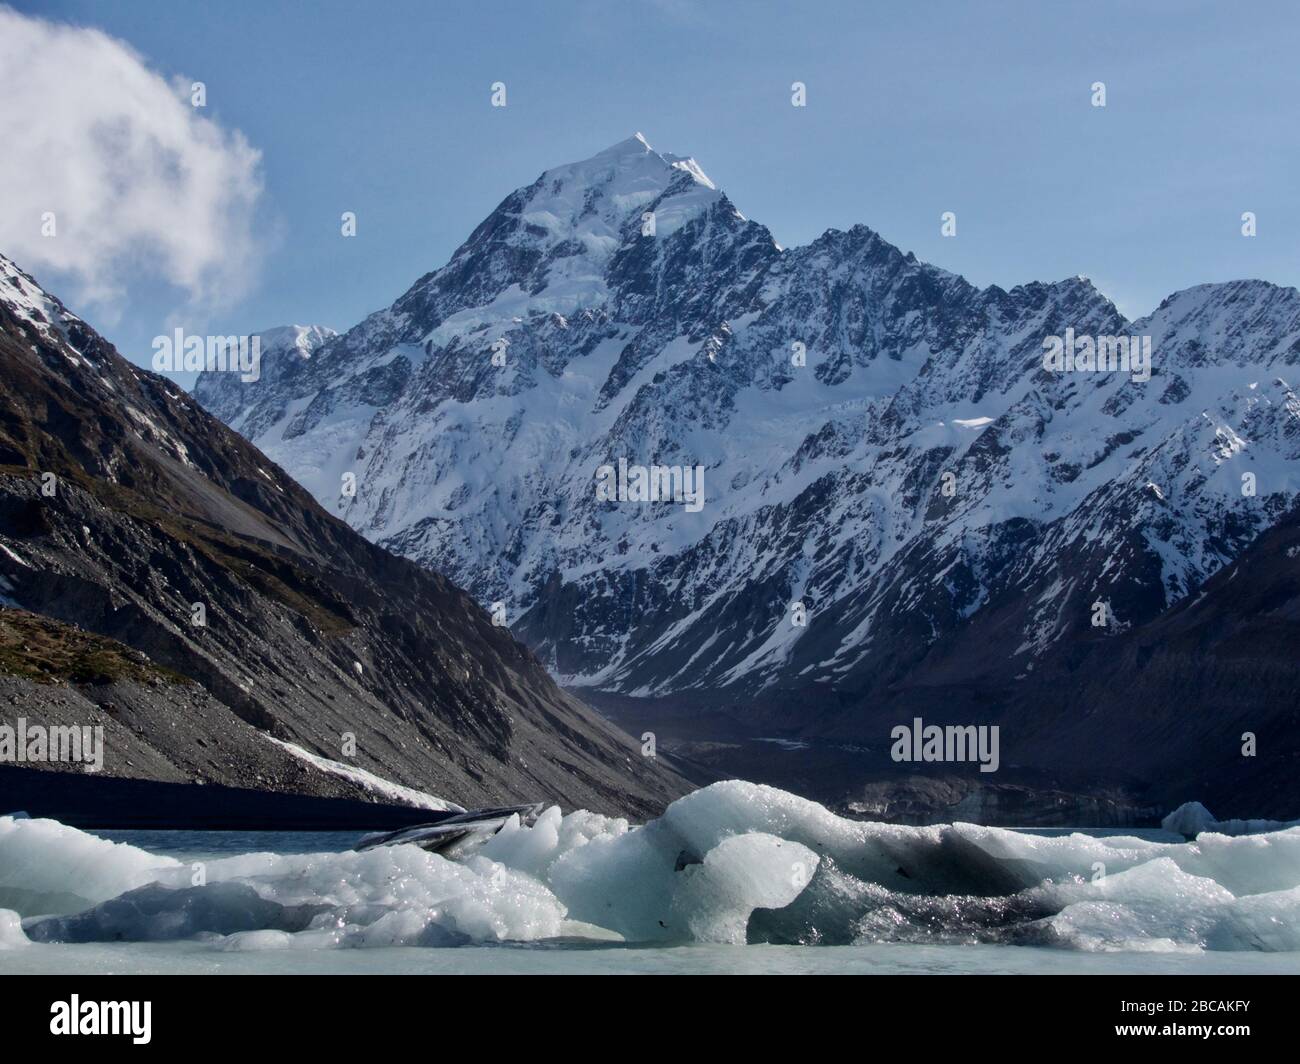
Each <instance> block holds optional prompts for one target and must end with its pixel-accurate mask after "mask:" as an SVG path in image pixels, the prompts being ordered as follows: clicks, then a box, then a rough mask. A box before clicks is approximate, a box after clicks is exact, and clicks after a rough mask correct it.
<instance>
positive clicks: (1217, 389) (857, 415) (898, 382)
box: [195, 135, 1300, 734]
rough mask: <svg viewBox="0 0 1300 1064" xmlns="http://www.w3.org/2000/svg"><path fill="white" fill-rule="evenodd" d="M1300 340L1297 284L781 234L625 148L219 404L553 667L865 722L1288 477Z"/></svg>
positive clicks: (663, 695)
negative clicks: (1030, 276)
mask: <svg viewBox="0 0 1300 1064" xmlns="http://www.w3.org/2000/svg"><path fill="white" fill-rule="evenodd" d="M649 216H653V220H654V226H653V229H652V230H651V229H649V228H648V227H647V224H646V223H647V218H648V217H649ZM1071 331H1073V333H1075V334H1078V335H1088V336H1096V337H1102V336H1136V337H1143V336H1145V337H1149V338H1150V343H1151V349H1152V352H1153V355H1152V366H1151V374H1150V378H1149V379H1145V380H1144V379H1135V378H1139V377H1141V374H1138V373H1120V372H1108V373H1095V372H1093V373H1084V372H1079V373H1069V372H1065V373H1062V372H1052V371H1049V370H1047V369H1045V368H1044V362H1043V352H1044V343H1043V342H1044V339H1045V338H1047V337H1052V336H1057V337H1061V336H1065V335H1067V334H1069V333H1070V332H1071ZM494 356H495V357H494ZM1297 363H1300V293H1297V291H1296V290H1295V289H1289V288H1279V287H1277V286H1274V285H1270V284H1267V283H1264V282H1261V281H1240V282H1232V283H1228V284H1218V285H1204V286H1200V287H1198V288H1193V289H1189V290H1187V291H1185V292H1180V293H1177V294H1175V295H1173V296H1171V297H1169V299H1167V300H1166V301H1165V302H1164V303H1163V304H1162V305H1161V306H1160V307H1159V308H1158V309H1157V310H1156V311H1155V312H1154V313H1153V314H1151V315H1149V316H1148V317H1146V318H1144V319H1141V320H1139V321H1135V322H1129V321H1127V320H1126V319H1125V318H1124V317H1123V316H1122V315H1121V314H1120V313H1119V312H1118V311H1117V310H1116V308H1115V307H1114V305H1113V304H1111V303H1110V301H1109V300H1107V299H1106V298H1105V297H1104V296H1102V295H1101V294H1100V293H1099V292H1098V291H1097V290H1096V289H1095V288H1093V286H1092V285H1091V284H1090V283H1089V282H1087V281H1086V280H1084V279H1081V278H1073V279H1069V280H1065V281H1061V282H1056V283H1052V284H1039V283H1034V284H1029V285H1024V286H1020V287H1017V288H1014V289H1012V290H1010V291H1004V290H1002V289H1000V288H997V287H991V288H987V289H979V288H976V287H975V286H973V285H970V284H969V283H967V282H966V281H964V280H963V279H962V278H960V277H957V276H955V275H953V274H950V273H947V272H946V271H944V270H941V269H938V268H936V267H933V266H929V265H927V264H924V263H921V262H918V261H917V260H916V259H915V257H914V256H912V255H910V254H904V253H903V252H901V251H899V250H898V249H897V248H895V247H893V246H891V245H890V244H889V243H887V242H886V241H885V240H883V239H882V238H881V237H880V236H879V235H877V234H876V233H874V232H872V231H871V230H869V229H867V228H865V227H863V226H856V227H854V228H853V229H851V230H849V231H848V232H838V231H833V230H832V231H828V232H827V233H826V234H824V235H823V236H822V237H820V238H819V239H818V240H816V241H814V242H813V243H812V244H810V245H808V246H807V247H802V248H794V249H786V250H783V249H781V248H779V247H777V245H776V244H775V242H774V241H773V240H772V237H771V235H770V233H769V232H768V231H767V230H766V229H765V228H764V227H763V226H761V225H759V224H757V223H755V222H752V221H749V220H747V219H745V218H744V217H743V216H742V215H741V214H740V213H739V212H738V211H737V210H736V209H735V207H734V206H733V205H732V204H731V202H730V201H729V200H728V199H727V197H726V196H725V194H723V193H722V192H721V191H719V190H718V189H717V188H716V187H715V186H714V185H713V183H712V182H711V181H709V179H708V178H707V177H705V176H704V175H703V173H702V171H701V170H700V169H699V167H698V166H697V165H696V164H695V163H694V162H693V161H691V160H684V159H681V158H679V157H676V156H669V155H661V154H659V153H656V152H654V151H653V150H652V149H651V148H650V147H649V145H648V144H646V143H645V141H644V139H643V138H641V137H640V136H639V135H638V136H637V137H634V138H630V139H629V140H627V141H624V142H621V143H620V144H617V145H614V146H613V147H611V148H609V149H607V150H606V151H604V152H601V153H600V154H598V155H596V156H594V157H593V158H592V159H589V160H586V161H585V162H581V163H575V164H570V165H568V166H562V167H558V168H556V169H553V170H549V171H547V172H545V173H544V174H542V176H541V177H540V178H538V180H537V181H536V182H535V183H534V184H532V185H531V186H529V187H527V188H524V189H520V190H518V191H516V192H515V193H513V194H511V195H510V196H509V197H507V198H506V199H505V200H504V201H503V202H502V203H501V205H500V206H499V207H498V208H497V209H496V210H495V211H494V212H493V213H492V214H491V215H490V216H489V217H488V218H487V219H486V220H485V221H484V222H483V223H482V224H481V225H479V227H478V228H477V229H476V230H475V231H474V233H473V234H471V236H470V237H469V239H468V240H467V241H466V242H465V244H464V245H462V246H461V247H460V248H459V249H458V250H457V251H456V253H455V254H454V255H453V256H452V259H451V261H450V262H449V263H448V264H447V265H446V266H444V267H443V268H442V269H440V270H437V271H434V272H432V273H430V274H427V275H425V276H424V277H422V278H420V279H419V280H418V281H417V282H416V283H415V285H413V286H412V288H411V289H410V290H409V291H408V292H407V293H406V294H404V295H403V296H402V297H401V298H400V299H398V300H397V301H396V302H395V303H394V304H393V306H392V307H390V308H389V309H387V310H383V311H380V312H378V313H376V314H374V315H372V316H370V317H369V318H367V319H366V320H365V321H364V322H362V323H360V324H359V325H357V326H356V327H355V328H353V329H351V330H349V331H347V332H345V333H343V334H342V335H340V336H338V337H337V338H333V339H330V340H327V341H326V342H324V343H323V344H322V345H321V346H320V347H319V349H317V351H316V352H315V353H314V354H313V356H312V358H311V359H310V360H305V361H303V360H300V361H298V362H296V363H294V364H293V365H292V367H291V369H290V371H288V372H286V373H285V374H284V375H283V376H281V377H279V378H277V379H276V380H275V381H267V382H259V383H256V384H248V385H242V386H239V390H240V391H242V393H243V396H244V400H243V403H242V404H241V405H239V406H238V408H237V409H232V407H231V405H230V403H229V401H228V398H227V399H223V401H222V405H221V406H220V409H221V412H222V416H223V417H225V418H226V419H227V420H228V422H229V423H230V424H231V425H232V426H233V427H235V428H236V429H238V430H239V431H240V432H243V433H244V434H246V435H248V436H249V437H250V438H251V439H253V440H255V441H256V442H257V443H258V445H259V446H260V447H262V448H263V449H264V450H265V451H266V452H267V453H268V454H269V455H271V456H272V457H273V458H274V459H275V460H276V461H278V462H280V463H281V464H282V465H284V466H285V468H286V469H288V470H289V471H290V472H291V473H292V474H293V475H294V476H295V477H297V478H298V479H299V481H300V482H301V483H303V484H304V485H305V486H306V487H307V488H308V489H309V490H310V491H311V492H312V493H313V494H314V495H316V497H317V498H318V499H319V500H320V501H321V503H322V505H324V506H326V508H328V509H331V510H333V511H334V512H336V513H338V514H340V516H342V517H344V518H345V519H346V520H347V521H348V523H349V524H351V525H352V526H353V527H354V528H356V529H358V530H359V531H361V532H362V533H363V534H365V535H366V536H367V537H369V538H371V539H373V540H375V541H376V542H379V543H382V544H384V545H386V546H388V547H390V548H391V549H393V550H394V551H396V552H398V553H401V554H404V555H406V556H408V557H410V558H413V559H415V560H417V561H420V562H421V563H423V564H425V565H427V566H429V567H431V568H435V569H437V570H439V571H441V572H443V573H446V574H448V575H449V576H451V577H452V579H454V580H455V581H457V582H458V583H460V584H462V585H463V586H465V587H466V588H467V589H469V590H470V591H471V592H472V593H473V594H474V595H475V596H476V597H477V598H478V599H479V601H480V602H483V603H485V604H487V603H492V602H496V601H500V602H502V603H503V604H504V608H505V611H506V614H507V618H508V620H509V622H510V623H511V625H512V627H513V629H514V631H516V632H517V633H518V634H520V635H521V636H522V638H524V639H525V641H527V642H528V643H529V645H531V646H532V647H533V648H534V649H535V650H536V651H537V652H538V654H539V655H540V656H541V657H542V659H543V660H544V661H546V663H547V665H548V667H549V668H550V669H551V670H552V671H553V672H554V673H555V674H556V675H557V676H559V677H560V678H561V679H562V680H564V681H565V682H567V683H569V684H572V685H575V686H578V687H585V688H588V689H590V690H591V691H593V692H605V693H611V692H612V693H616V694H619V695H622V696H635V697H639V698H642V699H652V700H657V701H659V702H661V703H663V704H666V705H672V706H674V707H683V706H686V707H690V706H695V707H698V708H700V709H710V710H716V709H722V710H724V711H727V712H729V713H731V714H733V715H735V716H737V717H742V718H744V719H745V720H746V721H749V722H751V723H755V722H756V723H760V724H762V723H763V722H766V725H767V726H773V727H776V726H781V727H787V728H798V729H800V730H802V731H805V732H808V733H819V732H825V733H827V734H832V733H833V734H849V733H853V732H855V731H857V730H862V729H875V728H876V725H877V722H876V720H875V719H874V716H873V714H872V713H871V712H870V708H871V707H877V706H879V705H881V704H882V703H888V702H889V701H890V700H897V701H898V702H899V704H900V705H903V704H905V703H906V701H907V699H906V698H903V697H902V696H900V695H898V694H897V692H899V691H901V690H914V689H916V688H917V687H918V686H921V687H924V686H926V685H931V686H935V685H948V687H949V689H951V688H952V687H954V686H960V685H962V684H979V683H1001V682H1003V681H1004V679H1007V678H1013V677H1015V676H1018V675H1029V674H1031V673H1032V672H1033V670H1034V669H1035V668H1039V667H1041V665H1042V663H1043V662H1045V661H1047V660H1048V659H1049V658H1050V657H1051V655H1052V654H1054V653H1056V652H1058V651H1059V650H1060V648H1062V647H1065V646H1068V645H1069V644H1070V643H1071V642H1072V641H1074V640H1076V639H1079V638H1082V637H1085V636H1089V635H1091V634H1093V618H1094V617H1095V616H1096V615H1097V609H1098V604H1099V603H1100V604H1101V605H1102V606H1103V607H1104V608H1105V615H1106V621H1107V623H1106V628H1105V634H1107V635H1115V634H1118V633H1121V632H1123V631H1124V630H1126V629H1129V628H1132V627H1133V626H1135V625H1141V624H1143V623H1145V622H1147V621H1150V620H1152V619H1153V618H1156V617H1158V616H1160V615H1161V614H1162V613H1164V612H1165V611H1166V610H1168V609H1169V608H1170V607H1171V606H1173V605H1174V604H1176V603H1178V602H1179V601H1182V600H1183V599H1184V598H1185V597H1186V596H1187V595H1188V594H1189V593H1190V592H1191V591H1192V590H1193V589H1195V588H1197V587H1198V586H1199V585H1200V584H1201V583H1202V582H1203V581H1204V580H1205V579H1207V578H1208V577H1210V576H1211V575H1213V574H1214V573H1215V572H1217V571H1218V570H1219V569H1221V568H1222V567H1223V566H1224V565H1225V564H1227V563H1228V562H1230V561H1231V560H1232V559H1233V558H1234V557H1236V556H1237V555H1238V554H1239V553H1240V551H1241V550H1242V549H1244V548H1245V546H1246V545H1247V544H1249V543H1250V542H1252V541H1253V540H1254V539H1255V537H1256V536H1258V535H1259V534H1260V533H1261V532H1262V531H1264V530H1266V529H1268V528H1269V527H1271V526H1272V524H1274V523H1275V522H1276V521H1277V520H1278V519H1279V517H1280V516H1281V515H1282V514H1283V513H1284V512H1286V511H1287V510H1289V509H1290V507H1291V506H1292V504H1293V503H1294V500H1295V499H1296V496H1297V492H1300V473H1298V472H1297V470H1298V469H1300V466H1297V462H1296V460H1297V459H1298V458H1300V400H1298V399H1297V396H1296V393H1295V390H1294V384H1295V380H1296V377H1297V372H1296V367H1297ZM215 387H216V382H215V381H214V380H212V378H211V375H210V374H204V375H203V376H201V377H200V379H199V382H198V384H197V385H196V388H195V394H196V396H197V397H198V398H199V400H200V401H202V402H205V403H208V402H214V400H213V398H212V396H213V395H214V389H215ZM224 387H225V388H227V389H228V390H231V391H233V390H234V388H233V387H232V386H231V385H229V382H226V383H225V385H224ZM620 459H624V460H626V461H627V462H628V463H631V464H640V465H649V464H652V463H654V464H661V465H665V466H682V467H687V468H691V469H694V468H697V467H702V468H703V471H704V478H703V488H704V505H703V506H702V508H698V509H697V508H692V507H690V506H686V505H681V504H677V503H671V502H669V503H665V502H658V503H644V502H635V501H624V502H611V501H608V500H605V499H602V498H600V497H598V495H597V490H596V487H597V478H598V471H599V470H600V469H601V467H602V466H606V465H611V464H617V463H618V461H619V460H620ZM345 474H352V475H354V476H355V477H356V484H357V490H356V493H355V495H352V494H345V493H343V492H342V491H341V484H342V482H343V479H344V475H345ZM1244 474H1251V475H1252V476H1253V477H1254V483H1253V485H1252V490H1251V491H1250V492H1247V491H1244V490H1243V486H1244V484H1245V480H1244V479H1243V476H1244ZM800 621H806V623H799V622H800ZM977 635H978V640H977V639H976V636H977ZM977 646H982V647H984V648H985V649H984V652H983V653H979V652H976V651H974V650H971V651H969V652H968V651H967V650H964V649H963V648H973V647H977ZM990 648H991V649H990ZM909 697H910V696H909ZM855 723H856V724H859V725H861V728H860V729H855ZM872 734H874V731H872Z"/></svg>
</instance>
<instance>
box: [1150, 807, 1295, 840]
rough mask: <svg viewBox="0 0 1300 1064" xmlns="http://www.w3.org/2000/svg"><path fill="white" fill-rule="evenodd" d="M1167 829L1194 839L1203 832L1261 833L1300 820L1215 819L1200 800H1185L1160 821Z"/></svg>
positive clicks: (1293, 823)
mask: <svg viewBox="0 0 1300 1064" xmlns="http://www.w3.org/2000/svg"><path fill="white" fill-rule="evenodd" d="M1160 826H1161V827H1162V828H1164V829H1165V830H1166V831H1172V832H1173V833H1174V834H1176V835H1182V836H1184V837H1185V838H1189V839H1194V838H1196V837H1197V836H1198V835H1200V834H1201V833H1202V832H1207V831H1212V832H1214V833H1215V834H1218V835H1261V834H1264V833H1265V832H1270V831H1283V830H1285V829H1287V828H1294V827H1300V820H1286V821H1282V820H1215V819H1214V815H1213V814H1212V813H1211V812H1210V811H1209V810H1208V809H1206V808H1205V806H1203V805H1201V803H1200V802H1184V803H1183V804H1182V805H1180V806H1179V807H1178V808H1177V809H1175V810H1174V811H1173V812H1172V813H1170V814H1169V815H1168V816H1167V817H1165V818H1164V820H1162V821H1161V822H1160Z"/></svg>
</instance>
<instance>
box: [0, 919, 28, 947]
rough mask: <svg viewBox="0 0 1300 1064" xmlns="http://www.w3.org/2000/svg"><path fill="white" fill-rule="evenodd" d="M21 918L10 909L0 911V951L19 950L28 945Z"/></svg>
mask: <svg viewBox="0 0 1300 1064" xmlns="http://www.w3.org/2000/svg"><path fill="white" fill-rule="evenodd" d="M29 941H30V940H29V939H28V937H27V936H26V935H25V934H23V923H22V918H21V917H20V916H19V915H18V914H17V913H16V912H14V911H13V910H12V909H0V950H5V949H20V948H21V947H23V946H26V945H27V944H28V943H29Z"/></svg>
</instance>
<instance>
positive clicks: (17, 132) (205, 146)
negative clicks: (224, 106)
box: [0, 7, 262, 308]
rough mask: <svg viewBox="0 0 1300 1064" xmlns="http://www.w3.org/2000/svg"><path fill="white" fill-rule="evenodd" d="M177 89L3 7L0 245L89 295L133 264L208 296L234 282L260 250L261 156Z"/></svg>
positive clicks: (101, 299) (111, 48)
mask: <svg viewBox="0 0 1300 1064" xmlns="http://www.w3.org/2000/svg"><path fill="white" fill-rule="evenodd" d="M184 87H185V92H184V95H182V94H181V92H180V87H179V83H178V84H169V83H168V82H167V80H166V79H164V78H163V77H162V76H161V75H160V74H158V73H156V72H154V71H152V70H150V69H149V68H148V67H147V66H146V65H145V62H144V60H143V59H142V58H141V57H140V56H139V55H138V54H136V52H134V51H133V50H132V49H131V48H130V46H129V45H127V44H125V43H124V42H122V41H120V40H117V39H115V38H113V37H110V36H108V35H107V34H105V33H102V32H101V31H99V30H95V29H87V28H83V27H78V26H70V25H60V24H57V23H54V22H49V21H46V20H44V19H40V18H34V17H28V16H24V15H20V14H18V13H16V12H14V11H12V10H10V9H9V8H5V7H0V145H3V147H2V148H0V154H2V156H3V159H2V161H0V252H4V253H5V254H6V255H8V256H9V257H10V258H12V259H13V260H14V261H15V262H17V263H18V264H19V265H20V266H21V267H23V268H24V269H26V270H28V271H29V272H32V273H34V274H36V275H37V277H38V278H39V277H40V273H41V271H50V272H61V273H63V274H65V275H66V276H68V277H70V278H71V279H72V280H73V281H74V283H78V284H80V286H81V288H82V291H81V293H80V295H81V297H82V298H83V299H85V300H88V301H90V302H94V303H98V304H108V303H110V302H111V301H113V300H116V299H117V298H119V297H120V296H121V294H122V292H123V290H124V288H125V286H126V283H127V281H128V280H129V279H130V278H131V277H133V276H156V277H161V278H162V279H164V280H166V281H168V282H170V283H172V284H174V285H177V286H178V287H180V288H181V289H183V290H184V291H185V292H186V294H187V296H188V297H189V299H190V300H191V301H192V302H193V303H194V304H196V305H201V306H207V307H214V308H215V307H219V306H224V305H228V304H230V303H232V302H234V301H235V300H237V299H238V298H239V297H240V296H241V295H242V294H244V293H245V292H246V291H247V289H248V287H249V285H250V284H251V283H252V281H253V279H254V276H255V274H256V267H257V264H258V261H259V259H260V258H261V248H260V244H261V241H260V240H259V238H258V234H257V230H256V227H255V221H254V213H255V208H256V205H257V202H258V199H259V197H260V196H261V191H262V182H261V175H260V170H259V165H260V159H261V154H260V153H259V152H258V151H257V150H256V149H254V148H253V147H252V146H251V145H249V143H248V141H247V140H246V139H245V138H244V136H243V134H241V133H240V132H239V131H237V130H233V131H227V130H224V129H222V128H221V126H219V125H218V124H217V123H216V122H214V121H212V120H210V119H208V118H206V117H204V110H203V109H200V108H194V107H192V106H191V105H190V101H189V92H188V88H189V80H188V79H186V80H185V82H184ZM46 212H53V213H54V218H55V225H56V235H55V236H45V235H42V219H43V216H44V215H45V214H46Z"/></svg>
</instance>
